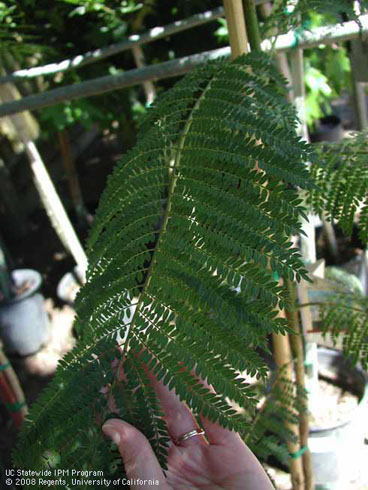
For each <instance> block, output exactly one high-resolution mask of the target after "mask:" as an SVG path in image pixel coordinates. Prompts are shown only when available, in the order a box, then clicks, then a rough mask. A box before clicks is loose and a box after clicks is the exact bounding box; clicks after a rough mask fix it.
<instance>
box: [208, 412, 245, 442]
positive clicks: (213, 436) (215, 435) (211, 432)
mask: <svg viewBox="0 0 368 490" xmlns="http://www.w3.org/2000/svg"><path fill="white" fill-rule="evenodd" d="M200 419H201V422H202V425H203V428H204V430H205V432H206V437H207V439H208V441H209V442H210V444H215V445H217V446H229V445H232V446H233V447H234V449H236V447H239V448H240V447H243V445H244V442H243V440H242V438H241V437H240V436H239V434H237V433H236V432H234V431H232V430H229V429H225V428H224V427H221V425H220V424H219V423H218V422H211V421H210V420H209V419H207V418H205V417H203V416H202V415H200Z"/></svg>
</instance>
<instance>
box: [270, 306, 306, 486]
mask: <svg viewBox="0 0 368 490" xmlns="http://www.w3.org/2000/svg"><path fill="white" fill-rule="evenodd" d="M279 316H280V317H282V318H284V317H285V312H284V311H280V312H279ZM272 339H273V352H274V358H275V362H276V365H277V368H278V370H279V372H280V373H281V372H282V373H283V377H282V378H281V379H280V380H279V381H278V383H279V384H280V385H281V389H282V390H283V391H284V390H287V385H288V384H289V383H292V382H293V365H292V358H291V352H290V345H289V335H288V334H285V335H282V334H279V333H275V332H273V334H272ZM284 424H285V426H286V428H287V429H288V430H289V431H290V432H291V433H293V434H294V435H295V437H296V439H297V440H296V441H295V442H294V441H290V440H289V441H287V448H288V451H289V454H290V455H291V458H290V474H291V483H292V486H293V490H304V473H303V465H302V459H301V458H298V457H295V456H297V455H298V453H299V452H300V442H299V427H297V426H296V425H295V424H292V423H291V422H290V421H288V420H285V422H284ZM293 456H294V457H293Z"/></svg>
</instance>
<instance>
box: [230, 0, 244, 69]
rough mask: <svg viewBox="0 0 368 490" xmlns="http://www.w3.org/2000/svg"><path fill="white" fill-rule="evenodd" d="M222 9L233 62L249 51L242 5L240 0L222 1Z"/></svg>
mask: <svg viewBox="0 0 368 490" xmlns="http://www.w3.org/2000/svg"><path fill="white" fill-rule="evenodd" d="M224 8H225V14H226V21H227V26H228V31H229V41H230V47H231V59H233V60H234V59H235V58H237V57H238V56H240V55H242V54H246V53H248V51H249V48H248V38H247V31H246V29H245V21H244V12H243V4H242V1H241V0H224Z"/></svg>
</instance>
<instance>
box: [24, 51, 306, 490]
mask: <svg viewBox="0 0 368 490" xmlns="http://www.w3.org/2000/svg"><path fill="white" fill-rule="evenodd" d="M283 93H284V88H283V80H282V79H281V78H280V77H279V75H278V74H277V72H276V70H275V69H274V67H273V66H272V65H271V63H270V61H269V59H268V58H267V57H265V56H263V55H260V54H252V55H247V56H245V57H242V58H239V59H238V60H236V61H235V62H232V63H228V62H225V61H217V62H212V63H209V64H207V65H205V66H203V67H201V68H199V69H198V70H196V71H195V72H193V73H191V74H189V75H188V76H187V77H185V78H184V79H183V80H182V81H180V82H179V83H178V84H177V85H176V86H175V87H174V88H173V89H172V90H171V91H169V92H168V93H166V94H165V95H163V97H162V98H161V99H160V100H159V101H158V103H157V104H156V105H155V106H154V108H153V109H152V110H150V111H149V113H148V115H147V119H146V122H145V123H144V125H143V126H142V129H141V132H140V135H139V139H138V144H137V146H136V147H135V148H134V149H133V150H132V151H130V152H129V153H127V155H126V156H125V157H124V158H123V159H122V161H121V162H120V164H119V165H118V166H117V167H116V169H115V171H114V172H113V174H112V176H111V177H110V179H109V182H108V186H107V189H106V191H105V193H104V195H103V197H102V199H101V203H100V206H99V209H98V212H97V215H96V219H95V223H94V226H93V229H92V231H91V234H90V237H89V242H88V256H89V270H88V274H87V283H86V285H85V287H84V288H83V290H82V291H81V293H80V294H79V296H78V299H77V314H78V318H77V322H76V327H77V329H78V332H79V334H80V339H79V343H78V346H77V347H76V348H75V349H74V350H73V351H72V352H71V353H69V354H68V355H67V356H65V358H64V359H63V361H62V362H61V363H60V366H59V368H58V372H57V376H56V379H55V380H54V381H53V382H52V384H51V387H50V388H48V389H47V390H46V391H45V392H44V393H43V394H42V396H41V398H40V399H39V401H38V402H37V404H35V405H34V406H33V408H32V410H31V413H30V416H29V421H28V422H27V424H26V425H25V428H24V430H23V432H22V436H21V441H20V443H19V447H18V450H17V452H16V454H15V456H14V462H15V464H17V465H20V466H23V467H30V468H42V467H44V466H45V465H47V464H48V460H47V459H45V457H47V458H48V459H49V460H52V464H53V465H56V466H58V467H60V468H73V467H77V468H78V469H94V470H97V469H103V470H104V471H105V475H108V474H111V475H112V474H114V472H116V471H117V470H116V464H115V463H116V455H115V454H114V453H113V452H111V451H110V449H109V444H108V443H107V442H106V441H105V440H104V439H103V438H102V436H101V432H100V427H101V423H102V422H103V421H104V420H105V419H106V418H107V417H108V416H111V407H110V408H109V406H108V403H107V400H106V395H105V394H103V393H101V387H103V386H107V385H108V384H110V386H111V388H110V393H111V395H110V400H111V398H114V399H115V401H116V405H117V407H118V411H119V413H118V415H119V416H120V417H122V418H124V420H127V421H129V422H132V423H134V424H135V425H137V426H138V427H139V428H140V429H142V430H143V431H144V433H145V434H146V435H147V437H148V438H149V440H150V442H151V444H152V446H153V448H154V450H155V452H156V454H157V455H158V457H159V459H160V461H161V463H162V464H165V456H166V451H167V445H168V437H167V433H166V428H165V426H164V423H163V421H162V419H161V409H160V407H159V405H158V403H157V400H156V398H155V396H154V393H152V390H151V389H150V388H149V386H148V382H147V379H146V374H145V371H144V369H143V367H142V360H143V361H144V362H145V363H146V365H148V366H149V367H150V368H152V369H153V370H154V372H155V373H156V375H157V376H158V378H160V379H163V381H164V383H166V384H167V385H168V386H169V387H170V388H175V390H176V392H177V394H178V395H179V397H180V398H181V399H182V400H185V401H186V402H187V403H188V405H189V406H190V407H191V408H192V409H193V410H194V412H197V413H198V412H200V411H202V413H204V414H205V415H206V416H208V417H209V418H210V419H211V420H213V421H216V420H218V421H219V423H220V424H221V425H223V426H224V427H229V428H230V429H235V430H237V431H243V430H244V429H245V428H247V422H246V419H245V418H244V417H243V416H240V415H238V414H237V413H235V412H234V410H233V408H232V406H231V405H230V404H229V402H228V399H230V400H234V401H236V402H237V403H238V404H239V405H240V406H241V407H242V408H243V409H244V410H246V411H247V412H248V413H251V412H252V411H253V407H254V405H255V404H256V402H257V400H256V397H255V393H254V392H253V390H252V389H251V388H250V387H249V386H248V385H247V384H246V383H244V382H242V381H241V380H239V378H238V373H239V372H240V371H242V372H244V371H247V372H248V373H250V374H252V375H255V374H256V375H258V376H260V377H264V376H265V375H266V371H267V370H266V366H265V364H264V362H263V360H262V358H261V357H260V356H259V355H258V353H257V352H256V350H255V349H256V347H258V346H259V347H264V346H265V345H266V340H267V336H268V335H269V333H270V332H272V331H284V330H285V328H286V324H285V322H284V320H282V319H278V318H276V314H275V311H274V308H275V307H276V306H277V305H278V306H280V307H283V305H284V303H285V301H286V299H287V298H286V297H285V293H284V291H283V290H282V289H281V288H280V287H279V285H278V284H277V282H276V281H275V279H274V273H277V274H279V275H281V276H287V277H289V278H290V279H293V278H295V277H296V278H299V277H300V276H304V277H305V275H306V273H305V271H304V269H303V266H302V262H301V260H300V257H299V254H298V252H297V250H296V249H294V248H293V247H292V244H291V242H290V241H289V239H288V237H289V236H290V234H291V233H293V232H297V231H298V230H299V229H300V225H299V217H300V215H302V214H303V207H302V205H301V200H300V199H299V197H298V195H297V191H296V190H295V189H296V187H297V186H299V187H303V188H309V187H310V186H311V184H310V182H309V176H308V171H307V169H306V165H305V162H307V161H308V159H309V150H308V146H307V145H306V144H305V143H303V142H301V141H300V140H299V138H298V137H297V136H296V133H295V130H294V127H295V115H294V112H293V110H292V109H290V107H289V106H288V105H286V103H285V102H284V98H283ZM256 163H258V166H259V168H260V169H261V170H263V171H264V173H263V172H256V171H255V170H254V168H255V164H256ZM117 338H118V341H119V343H120V345H121V349H122V351H123V352H122V353H121V352H120V351H119V352H118V350H117V348H116V339H117ZM142 349H144V352H143V354H142V358H141V359H138V358H137V357H136V353H138V352H140V351H141V350H142ZM116 358H119V359H120V366H121V367H123V369H124V373H125V376H126V380H125V381H124V382H118V377H119V376H118V375H117V374H116V372H114V371H113V370H112V368H111V365H112V363H113V362H115V364H116ZM183 367H186V368H187V370H186V371H184V370H183ZM115 371H116V370H115ZM196 376H202V377H203V378H206V379H207V380H208V381H209V382H210V383H211V384H212V385H213V386H214V388H215V390H216V392H217V393H218V394H217V395H215V394H213V393H211V392H209V391H208V390H207V389H205V388H203V386H202V385H201V384H200V383H199V382H198V379H197V377H196ZM66 422H67V423H66ZM45 454H46V456H45ZM50 464H51V463H50ZM112 464H113V466H111V465H112ZM114 464H115V466H114ZM119 471H120V470H119ZM32 488H34V487H32ZM67 488H68V487H67ZM89 488H90V487H89Z"/></svg>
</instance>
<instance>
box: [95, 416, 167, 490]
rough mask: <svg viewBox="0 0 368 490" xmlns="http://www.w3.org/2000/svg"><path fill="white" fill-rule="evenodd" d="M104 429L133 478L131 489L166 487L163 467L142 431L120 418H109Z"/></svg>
mask: <svg viewBox="0 0 368 490" xmlns="http://www.w3.org/2000/svg"><path fill="white" fill-rule="evenodd" d="M102 430H103V432H104V433H105V435H107V436H108V437H109V438H110V439H112V440H113V441H114V442H115V444H116V445H117V446H118V449H119V452H120V455H121V457H122V459H123V463H124V468H125V472H126V475H127V477H128V479H129V480H132V481H131V484H130V488H131V489H138V488H139V489H142V488H152V486H153V485H155V486H157V487H158V488H162V489H164V488H166V482H165V477H164V474H163V472H162V469H161V467H160V465H159V463H158V461H157V458H156V456H155V454H154V452H153V450H152V447H151V445H150V443H149V442H148V440H147V438H146V437H145V436H144V435H143V434H142V432H140V431H139V430H138V429H136V428H135V427H134V426H133V425H130V424H128V423H127V422H123V421H122V420H119V419H109V420H108V421H107V422H105V424H104V425H103V426H102ZM134 480H136V481H134ZM139 480H140V481H139ZM142 480H143V481H142ZM152 480H153V483H152ZM157 480H158V482H159V483H157Z"/></svg>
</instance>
